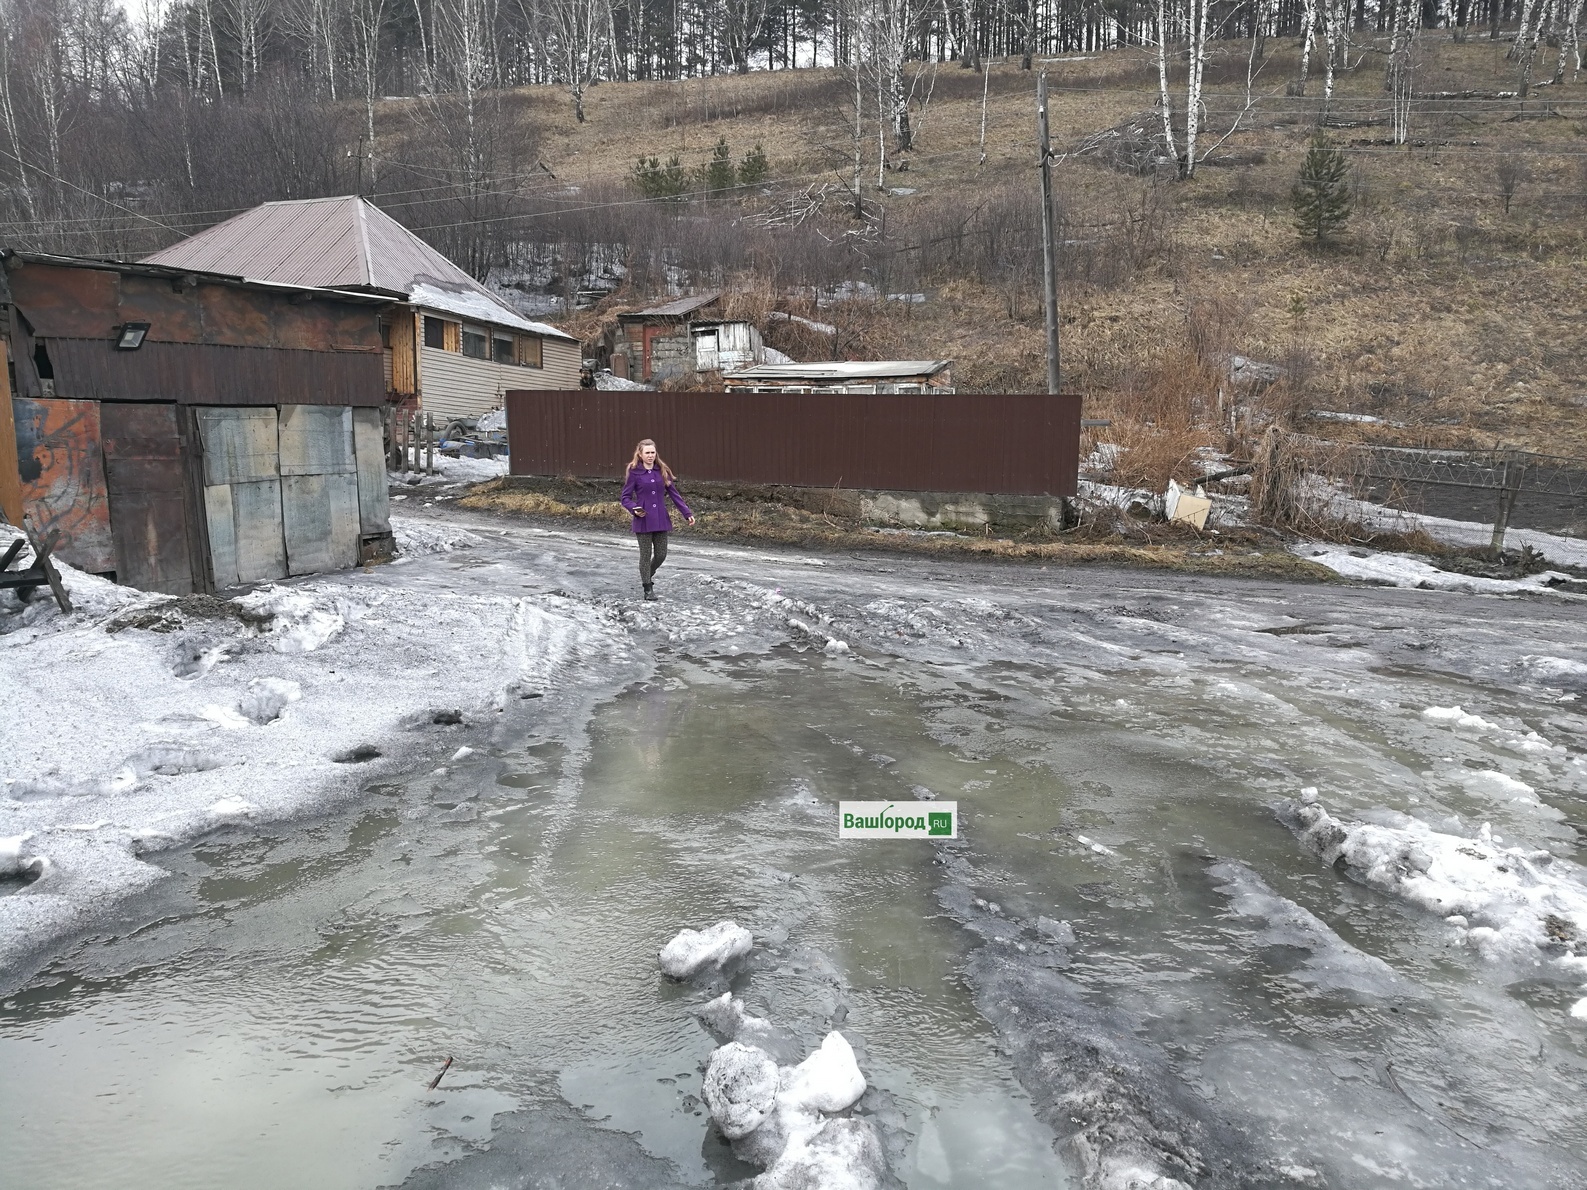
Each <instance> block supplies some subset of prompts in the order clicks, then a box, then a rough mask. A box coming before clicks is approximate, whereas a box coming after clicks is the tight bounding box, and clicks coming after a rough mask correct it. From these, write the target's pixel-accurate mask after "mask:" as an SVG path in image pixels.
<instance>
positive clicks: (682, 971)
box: [658, 921, 755, 979]
mask: <svg viewBox="0 0 1587 1190" xmlns="http://www.w3.org/2000/svg"><path fill="white" fill-rule="evenodd" d="M754 945H755V938H754V935H752V934H751V933H750V932H749V931H748V930H746V929H745V928H744V927H743V926H741V925H739V924H738V923H737V922H733V921H719V922H717V923H716V924H715V925H714V926H712V927H710V928H709V929H706V930H681V931H679V933H678V936H677V937H675V938H674V939H673V940H672V941H671V942H669V943H667V945H666V946H664V947H662V949H661V953H660V955H659V956H658V957H659V958H660V960H661V969H662V971H663V972H665V973H666V974H667V975H669V976H671V977H672V978H673V979H688V978H689V977H690V976H691V975H694V974H696V973H697V972H699V971H702V970H704V969H705V968H707V967H720V966H722V964H724V963H727V962H731V961H732V960H733V959H736V958H739V957H740V956H742V955H746V954H748V953H749V951H750V948H751V947H752V946H754Z"/></svg>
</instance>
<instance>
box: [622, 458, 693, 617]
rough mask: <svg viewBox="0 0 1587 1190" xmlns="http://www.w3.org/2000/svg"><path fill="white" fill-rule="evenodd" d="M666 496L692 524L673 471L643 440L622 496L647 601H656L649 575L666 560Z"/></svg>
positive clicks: (669, 523)
mask: <svg viewBox="0 0 1587 1190" xmlns="http://www.w3.org/2000/svg"><path fill="white" fill-rule="evenodd" d="M668 497H671V499H672V502H673V503H674V504H676V505H677V506H678V511H679V512H681V513H682V514H683V516H684V519H685V520H687V521H688V522H689V524H691V525H692V524H694V513H692V512H690V511H689V506H688V505H687V504H685V503H684V502H683V496H682V495H681V494H680V493H679V491H678V485H677V483H676V482H675V481H674V479H673V475H672V468H671V467H669V466H667V464H665V463H663V462H662V461H661V457H660V456H659V455H657V454H656V444H655V443H654V442H652V441H651V440H650V439H649V438H646V439H645V440H644V441H643V442H641V443H640V444H639V445H638V446H636V447H634V458H633V461H632V462H630V463H629V464H628V478H627V480H626V481H625V482H624V484H623V495H622V501H623V507H624V508H626V509H628V511H629V512H631V513H632V514H633V516H634V532H635V533H636V534H637V535H638V537H639V581H640V582H641V583H643V584H644V585H645V598H646V599H654V598H656V592H655V589H654V587H652V585H651V581H650V580H651V576H652V575H654V574H655V573H656V571H658V570H660V569H661V564H662V563H663V562H665V561H666V560H667V534H668V533H670V532H672V516H671V514H670V513H668V512H667V498H668Z"/></svg>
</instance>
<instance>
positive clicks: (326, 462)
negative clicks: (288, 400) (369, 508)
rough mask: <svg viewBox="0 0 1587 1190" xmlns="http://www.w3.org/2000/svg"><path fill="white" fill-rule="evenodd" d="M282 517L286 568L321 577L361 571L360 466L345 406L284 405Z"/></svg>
mask: <svg viewBox="0 0 1587 1190" xmlns="http://www.w3.org/2000/svg"><path fill="white" fill-rule="evenodd" d="M279 436H280V450H281V514H282V523H283V526H284V528H285V531H286V545H287V568H288V570H289V571H290V572H291V573H293V574H320V573H323V572H325V571H329V570H345V569H346V568H348V567H349V566H356V565H358V539H359V507H358V461H357V455H356V453H355V452H354V449H353V411H352V410H351V409H350V408H348V407H347V406H345V405H283V406H281V420H280V425H279Z"/></svg>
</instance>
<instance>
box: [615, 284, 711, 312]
mask: <svg viewBox="0 0 1587 1190" xmlns="http://www.w3.org/2000/svg"><path fill="white" fill-rule="evenodd" d="M721 298H722V291H721V290H720V289H717V290H713V291H712V292H710V293H700V294H696V295H695V296H693V297H685V298H678V299H677V300H676V301H671V302H666V303H664V304H663V305H660V306H651V307H650V308H649V309H648V310H625V311H623V313H622V314H620V315H618V317H619V318H651V317H654V318H677V317H681V316H682V315H684V314H693V313H694V312H695V311H696V310H701V309H704V308H705V307H706V306H709V305H710V304H711V303H712V302H716V301H720V300H721Z"/></svg>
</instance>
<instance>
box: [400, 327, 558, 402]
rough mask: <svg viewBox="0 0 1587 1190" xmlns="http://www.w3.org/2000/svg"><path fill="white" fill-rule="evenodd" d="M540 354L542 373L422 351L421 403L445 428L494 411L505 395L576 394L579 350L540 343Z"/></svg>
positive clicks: (434, 350) (435, 349)
mask: <svg viewBox="0 0 1587 1190" xmlns="http://www.w3.org/2000/svg"><path fill="white" fill-rule="evenodd" d="M541 351H542V358H543V359H544V360H545V367H543V368H520V367H515V366H514V365H512V364H498V363H496V362H495V361H493V360H485V359H475V358H474V357H473V356H468V355H461V354H459V353H458V352H456V351H443V350H442V349H441V348H439V347H421V348H420V349H419V387H420V394H421V395H420V401H421V403H422V404H423V406H424V408H425V409H426V410H427V411H428V412H429V413H430V414H431V415H432V416H434V418H435V419H436V421H437V422H438V423H444V422H445V421H447V420H448V419H450V418H454V417H478V416H479V415H480V414H481V413H485V412H487V411H488V410H491V409H496V408H499V407H500V406H501V403H502V394H504V393H506V392H507V391H508V390H509V389H515V388H526V389H539V390H546V389H570V388H578V386H579V346H578V344H577V343H569V342H566V341H565V340H562V339H545V340H543V341H542V346H541Z"/></svg>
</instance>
